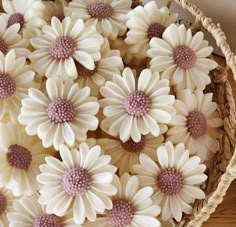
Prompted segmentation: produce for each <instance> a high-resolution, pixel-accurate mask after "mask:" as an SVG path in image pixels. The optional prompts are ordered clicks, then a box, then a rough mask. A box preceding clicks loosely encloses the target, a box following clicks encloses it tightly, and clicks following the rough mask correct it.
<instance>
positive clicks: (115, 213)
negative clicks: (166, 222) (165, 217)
mask: <svg viewBox="0 0 236 227" xmlns="http://www.w3.org/2000/svg"><path fill="white" fill-rule="evenodd" d="M113 182H114V185H115V186H116V188H117V189H118V193H117V194H116V195H115V196H113V197H112V204H113V207H112V209H111V210H106V211H105V212H104V213H103V214H101V217H98V218H97V220H96V221H95V222H94V223H88V224H86V226H88V227H92V226H99V227H110V226H111V227H117V226H122V227H126V226H131V227H135V226H140V227H141V226H142V227H144V226H152V227H157V226H161V225H160V222H159V221H158V220H157V218H156V217H157V216H158V215H159V213H160V211H161V210H160V207H159V206H157V205H154V204H153V202H152V200H151V196H152V194H153V190H152V188H151V187H143V188H140V185H139V181H138V178H137V177H136V176H130V175H129V174H127V173H125V174H124V175H122V177H121V178H120V179H119V178H118V177H117V176H115V177H114V180H113Z"/></svg>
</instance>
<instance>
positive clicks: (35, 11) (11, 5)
mask: <svg viewBox="0 0 236 227" xmlns="http://www.w3.org/2000/svg"><path fill="white" fill-rule="evenodd" d="M2 5H3V9H4V11H5V12H6V13H4V14H2V15H3V16H4V17H5V18H6V20H7V26H8V27H9V26H11V25H13V24H16V23H19V24H20V30H19V33H20V34H22V35H23V37H24V38H32V37H34V36H36V35H38V34H40V32H41V31H40V30H41V28H42V26H43V25H44V24H45V22H44V20H43V19H42V17H43V10H44V7H45V6H44V5H43V3H42V1H41V0H21V1H19V0H2Z"/></svg>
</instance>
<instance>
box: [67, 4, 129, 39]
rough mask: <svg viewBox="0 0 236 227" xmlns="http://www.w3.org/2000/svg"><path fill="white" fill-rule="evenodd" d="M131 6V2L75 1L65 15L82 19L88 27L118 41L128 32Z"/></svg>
mask: <svg viewBox="0 0 236 227" xmlns="http://www.w3.org/2000/svg"><path fill="white" fill-rule="evenodd" d="M131 4H132V1H131V0H119V1H117V0H99V1H94V0H73V1H72V2H70V3H69V6H68V7H67V8H66V9H65V13H66V15H69V16H71V17H72V18H76V19H78V18H82V19H83V20H84V21H85V24H86V25H89V26H94V27H96V29H97V31H98V32H99V33H101V34H102V35H103V36H104V37H107V38H110V39H116V37H117V36H118V35H120V36H122V35H124V34H125V32H126V29H127V27H126V25H125V23H126V21H127V13H128V11H129V10H130V7H131Z"/></svg>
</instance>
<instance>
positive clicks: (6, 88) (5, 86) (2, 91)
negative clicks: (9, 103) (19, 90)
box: [0, 73, 16, 99]
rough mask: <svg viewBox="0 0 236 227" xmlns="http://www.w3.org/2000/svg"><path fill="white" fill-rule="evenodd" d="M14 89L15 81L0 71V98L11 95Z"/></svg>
mask: <svg viewBox="0 0 236 227" xmlns="http://www.w3.org/2000/svg"><path fill="white" fill-rule="evenodd" d="M15 91H16V82H15V80H13V79H12V78H11V77H10V76H9V75H8V74H5V73H0V99H6V98H9V97H11V96H12V95H13V94H14V93H15Z"/></svg>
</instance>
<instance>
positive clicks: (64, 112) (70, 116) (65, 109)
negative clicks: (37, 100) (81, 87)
mask: <svg viewBox="0 0 236 227" xmlns="http://www.w3.org/2000/svg"><path fill="white" fill-rule="evenodd" d="M47 114H48V117H49V119H50V120H51V121H52V122H55V123H57V124H59V123H65V122H72V121H73V120H74V118H75V108H74V105H73V104H72V103H71V102H70V101H69V100H66V99H63V98H57V99H55V100H53V101H52V102H51V103H50V104H49V105H48V108H47Z"/></svg>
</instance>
